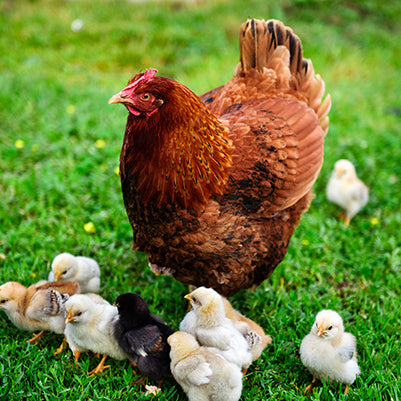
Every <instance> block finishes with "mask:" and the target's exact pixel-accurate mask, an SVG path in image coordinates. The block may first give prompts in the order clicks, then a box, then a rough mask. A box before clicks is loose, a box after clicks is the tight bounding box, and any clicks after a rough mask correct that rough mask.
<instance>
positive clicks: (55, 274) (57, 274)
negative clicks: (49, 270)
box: [54, 273, 61, 281]
mask: <svg viewBox="0 0 401 401" xmlns="http://www.w3.org/2000/svg"><path fill="white" fill-rule="evenodd" d="M60 279H61V274H60V273H54V281H59V280H60Z"/></svg>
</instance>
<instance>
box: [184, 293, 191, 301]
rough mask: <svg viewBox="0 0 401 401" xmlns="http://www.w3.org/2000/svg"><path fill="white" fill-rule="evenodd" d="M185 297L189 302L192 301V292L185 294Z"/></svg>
mask: <svg viewBox="0 0 401 401" xmlns="http://www.w3.org/2000/svg"><path fill="white" fill-rule="evenodd" d="M184 298H185V299H187V300H188V301H189V302H191V294H187V295H185V296H184Z"/></svg>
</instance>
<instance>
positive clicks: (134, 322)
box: [114, 293, 174, 387]
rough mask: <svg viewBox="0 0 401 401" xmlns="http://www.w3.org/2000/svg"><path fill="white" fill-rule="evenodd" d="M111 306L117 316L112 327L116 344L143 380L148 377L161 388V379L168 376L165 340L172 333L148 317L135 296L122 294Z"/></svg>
mask: <svg viewBox="0 0 401 401" xmlns="http://www.w3.org/2000/svg"><path fill="white" fill-rule="evenodd" d="M114 305H115V306H117V308H118V313H119V317H118V320H117V321H116V322H115V325H114V336H115V338H116V340H117V341H118V344H119V345H120V347H121V348H122V349H123V350H124V352H125V353H126V354H127V355H128V356H129V358H130V360H131V361H132V362H133V363H134V364H136V366H137V367H138V369H139V370H140V371H141V373H142V374H143V375H144V379H143V380H142V381H144V380H145V379H146V377H150V378H152V379H153V380H154V381H155V382H156V383H157V385H158V387H160V384H161V382H162V380H163V377H164V376H166V375H168V374H169V373H170V355H169V354H170V346H169V345H168V343H167V338H168V337H169V336H170V335H171V334H173V333H174V330H173V329H172V328H171V327H169V326H168V325H167V324H166V323H165V322H164V320H163V319H162V318H161V317H159V316H157V315H153V314H151V313H150V311H149V307H148V305H147V304H146V302H145V301H144V299H143V298H142V297H141V296H139V295H137V294H133V293H126V294H121V295H119V296H118V297H117V299H116V301H115V302H114Z"/></svg>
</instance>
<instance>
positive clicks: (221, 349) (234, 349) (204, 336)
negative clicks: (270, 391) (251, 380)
mask: <svg viewBox="0 0 401 401" xmlns="http://www.w3.org/2000/svg"><path fill="white" fill-rule="evenodd" d="M185 298H186V299H188V300H189V302H190V303H191V305H192V307H193V310H192V311H189V312H188V313H187V314H186V315H185V317H184V319H183V321H182V322H181V323H180V330H181V331H186V332H188V333H190V334H192V335H193V336H194V337H195V338H196V339H197V341H198V342H199V344H200V345H204V346H207V347H214V348H215V350H214V351H215V352H217V353H219V354H220V355H221V356H223V357H224V358H225V359H226V360H227V361H229V362H232V363H234V364H235V365H237V366H239V367H240V368H241V369H242V370H243V371H245V370H246V369H248V367H249V365H250V364H251V362H252V354H251V352H250V349H249V345H248V342H247V340H246V339H245V337H244V336H243V335H242V334H241V333H240V332H239V331H238V330H237V329H236V328H235V326H234V323H233V322H232V321H231V320H230V319H228V318H227V317H226V315H225V312H224V303H223V298H222V297H221V296H220V295H219V294H218V293H217V292H216V291H215V290H213V289H212V288H205V287H199V288H197V289H196V290H195V291H192V292H191V293H190V294H188V295H186V296H185Z"/></svg>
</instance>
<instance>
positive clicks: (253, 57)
mask: <svg viewBox="0 0 401 401" xmlns="http://www.w3.org/2000/svg"><path fill="white" fill-rule="evenodd" d="M264 68H269V69H272V70H274V71H275V72H276V75H277V84H278V85H279V87H281V88H282V89H289V90H294V91H297V92H298V93H299V94H300V95H302V96H303V98H304V99H305V100H306V103H307V104H308V106H309V107H311V108H312V109H313V110H314V111H315V112H316V114H317V115H318V117H319V120H320V126H321V127H322V129H323V131H324V132H325V133H326V132H327V129H328V125H329V119H328V116H327V115H328V112H329V110H330V106H331V99H330V95H328V96H326V98H325V99H324V101H323V96H324V92H325V85H324V82H323V80H322V78H321V77H320V76H319V75H315V71H314V69H313V65H312V62H311V61H310V60H307V59H304V58H303V52H302V44H301V41H300V39H299V38H298V36H297V35H296V34H295V33H294V32H293V31H292V29H291V28H289V27H286V26H284V24H283V23H282V22H281V21H277V20H269V21H264V20H255V19H251V20H248V21H247V22H245V23H244V24H242V27H241V32H240V64H239V66H238V68H237V69H236V71H235V74H236V75H241V74H244V73H245V72H246V71H248V70H251V69H256V70H257V71H259V72H263V70H264Z"/></svg>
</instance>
